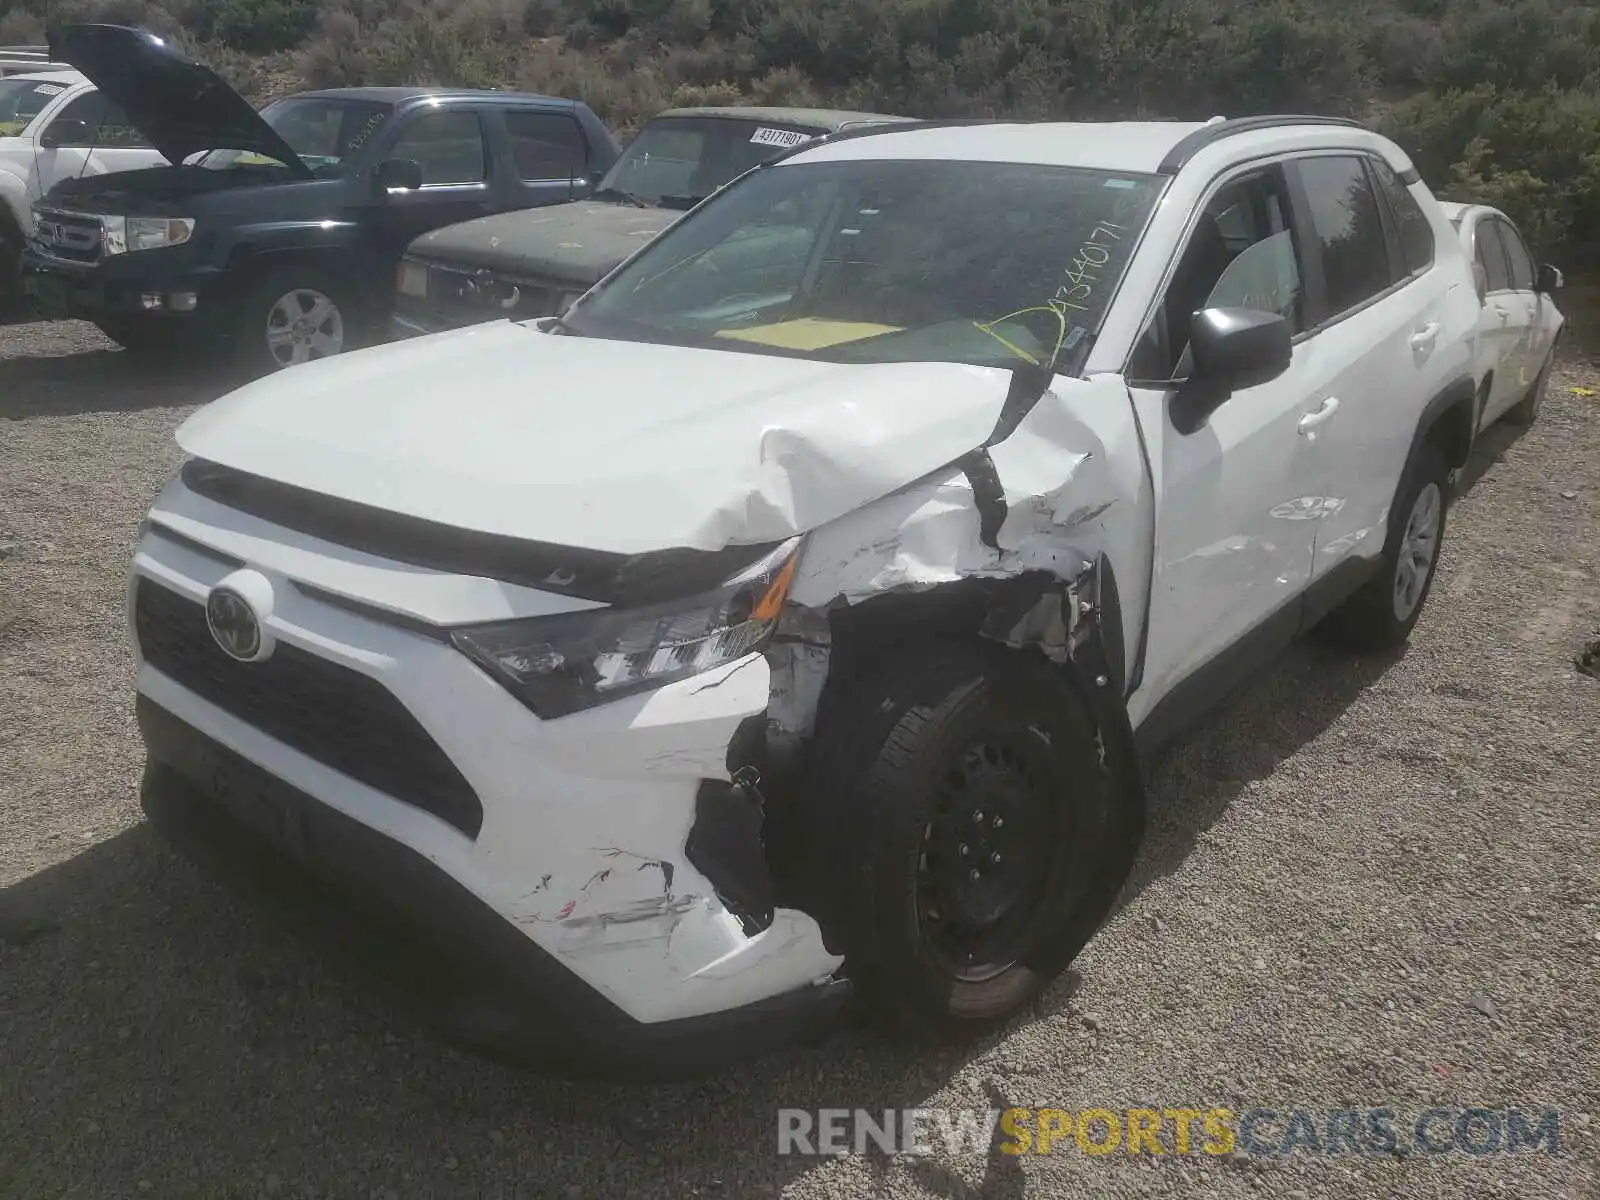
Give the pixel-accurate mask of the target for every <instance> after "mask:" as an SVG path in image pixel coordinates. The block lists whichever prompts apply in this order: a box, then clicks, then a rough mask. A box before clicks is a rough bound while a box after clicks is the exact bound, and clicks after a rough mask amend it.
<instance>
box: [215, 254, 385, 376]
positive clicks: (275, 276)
mask: <svg viewBox="0 0 1600 1200" xmlns="http://www.w3.org/2000/svg"><path fill="white" fill-rule="evenodd" d="M358 325H359V319H358V315H357V312H356V303H355V300H354V298H353V296H352V295H351V293H350V291H349V289H348V288H346V286H345V285H344V284H343V283H342V282H341V281H339V280H337V279H334V278H333V277H332V276H330V275H328V274H327V273H326V272H324V271H321V270H319V269H317V268H315V267H309V266H284V267H277V268H274V269H273V270H271V271H268V272H266V273H265V274H264V275H262V276H261V277H260V278H259V279H257V280H256V281H255V282H253V283H252V284H251V285H250V286H249V287H247V288H246V289H245V291H244V294H243V296H242V297H241V298H240V301H239V310H238V313H237V315H236V320H235V322H234V338H235V342H236V349H237V352H238V355H239V358H240V359H241V361H242V363H243V364H244V365H245V366H247V367H248V368H250V369H251V370H253V371H259V372H270V371H281V370H283V369H284V368H285V367H293V366H300V365H301V364H304V363H308V362H315V361H317V360H318V359H323V358H332V357H333V356H335V355H337V354H343V353H344V352H345V351H346V350H349V349H353V348H354V346H355V344H356V333H357V328H358Z"/></svg>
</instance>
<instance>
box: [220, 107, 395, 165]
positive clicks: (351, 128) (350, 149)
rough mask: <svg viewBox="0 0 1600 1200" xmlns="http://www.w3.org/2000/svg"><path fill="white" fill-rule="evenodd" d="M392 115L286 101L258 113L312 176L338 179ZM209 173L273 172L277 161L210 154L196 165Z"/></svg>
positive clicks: (386, 111) (243, 153) (237, 153)
mask: <svg viewBox="0 0 1600 1200" xmlns="http://www.w3.org/2000/svg"><path fill="white" fill-rule="evenodd" d="M393 111H394V106H393V105H392V104H381V103H379V102H377V101H374V100H344V99H330V98H326V97H321V96H306V97H300V96H292V97H290V98H289V99H287V100H279V101H276V102H275V103H273V104H269V105H267V107H265V108H264V109H262V110H261V116H262V119H263V120H265V121H266V123H267V124H268V125H270V126H271V127H272V129H273V131H274V132H276V133H277V135H278V136H279V137H281V138H282V139H283V140H284V141H286V142H288V143H289V148H290V149H291V150H293V151H294V152H295V153H296V154H298V155H299V156H300V159H301V161H302V162H304V163H305V164H306V166H307V167H309V168H310V169H311V170H312V171H313V172H315V173H316V174H318V175H338V174H340V173H342V172H343V170H344V169H345V167H346V166H347V165H348V164H349V162H350V160H352V159H354V158H355V156H356V155H357V154H358V153H359V152H360V151H361V148H362V147H363V146H365V145H366V144H367V143H368V142H370V141H371V140H372V137H373V135H374V134H375V133H377V132H378V130H379V129H381V128H382V127H383V123H384V122H385V121H387V120H388V119H389V114H390V113H392V112H393ZM200 165H201V166H204V167H209V168H211V169H212V170H225V169H227V168H229V167H259V166H276V165H278V160H277V159H275V158H271V157H269V156H268V155H265V154H256V153H253V152H250V151H246V150H213V151H212V152H211V153H209V154H207V155H205V156H204V157H202V158H201V159H200Z"/></svg>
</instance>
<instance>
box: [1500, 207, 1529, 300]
mask: <svg viewBox="0 0 1600 1200" xmlns="http://www.w3.org/2000/svg"><path fill="white" fill-rule="evenodd" d="M1494 224H1495V229H1496V230H1498V231H1499V234H1500V244H1501V245H1502V246H1503V247H1505V252H1506V262H1507V264H1508V265H1509V266H1510V268H1511V286H1512V287H1514V288H1516V289H1517V291H1519V292H1531V291H1533V278H1534V272H1533V257H1532V255H1530V254H1529V253H1528V247H1527V245H1526V244H1525V243H1524V242H1523V240H1522V235H1521V234H1520V233H1518V232H1517V231H1516V230H1515V229H1513V228H1512V227H1511V226H1510V225H1509V224H1507V223H1506V222H1505V221H1496V222H1495V223H1494Z"/></svg>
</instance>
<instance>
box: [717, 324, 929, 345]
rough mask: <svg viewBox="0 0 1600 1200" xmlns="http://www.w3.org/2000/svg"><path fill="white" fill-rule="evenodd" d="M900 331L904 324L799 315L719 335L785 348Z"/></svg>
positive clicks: (827, 343)
mask: <svg viewBox="0 0 1600 1200" xmlns="http://www.w3.org/2000/svg"><path fill="white" fill-rule="evenodd" d="M899 332H900V327H899V326H897V325H874V324H872V323H871V322H868V321H829V320H825V319H823V318H820V317H799V318H797V319H795V320H793V321H779V322H778V323H777V324H775V325H757V326H754V327H753V328H750V329H721V330H718V331H717V336H718V337H725V338H737V339H738V340H739V341H741V342H755V343H756V344H758V345H761V346H774V347H777V348H778V349H781V350H824V349H826V348H827V347H829V346H841V345H843V344H844V343H846V342H859V341H861V340H862V339H863V338H869V337H878V336H879V335H880V334H885V333H899Z"/></svg>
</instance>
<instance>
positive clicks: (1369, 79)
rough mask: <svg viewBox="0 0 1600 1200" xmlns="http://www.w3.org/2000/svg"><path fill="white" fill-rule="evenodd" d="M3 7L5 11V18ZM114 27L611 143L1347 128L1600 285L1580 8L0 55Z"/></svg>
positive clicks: (804, 9)
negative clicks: (580, 114)
mask: <svg viewBox="0 0 1600 1200" xmlns="http://www.w3.org/2000/svg"><path fill="white" fill-rule="evenodd" d="M4 2H5V0H0V3H4ZM84 18H94V19H107V20H117V21H121V22H125V23H131V24H142V25H145V26H147V27H149V28H152V29H154V30H156V31H157V32H160V33H163V34H166V35H171V36H174V37H177V38H179V39H180V40H182V41H183V42H185V43H186V44H187V46H188V48H189V49H190V50H191V52H192V53H194V54H195V55H196V56H197V57H200V58H203V59H204V60H205V61H207V62H210V63H212V64H213V65H216V66H217V67H218V68H219V69H221V70H222V71H223V72H224V73H225V74H227V75H228V76H229V77H230V78H231V79H232V80H233V81H234V82H235V84H236V85H237V86H239V87H240V88H241V90H244V91H245V92H246V93H247V94H251V95H253V96H255V97H257V98H265V96H267V95H269V94H276V93H279V92H283V91H286V90H290V89H292V88H294V87H297V86H303V85H304V84H305V83H311V84H317V85H343V84H356V83H441V84H459V85H479V86H501V87H506V86H516V87H521V88H527V89H531V90H538V91H545V92H552V93H555V94H560V95H570V96H577V97H581V98H583V99H586V100H588V101H589V103H590V104H592V105H593V106H594V107H595V108H596V110H597V111H599V112H600V114H601V115H602V116H603V117H604V118H606V119H607V120H608V121H609V122H611V123H612V125H613V126H614V127H615V128H617V129H619V130H620V131H626V130H628V129H630V128H632V127H633V126H635V125H636V124H637V123H638V122H639V121H640V120H642V119H643V118H645V117H647V116H649V114H650V113H652V112H654V111H656V110H658V109H660V108H663V107H666V106H668V105H670V104H680V103H705V102H741V101H742V102H750V101H757V102H768V103H825V104H830V105H839V106H848V107H852V108H867V109H874V110H882V111H889V112H901V113H908V114H912V115H917V116H930V117H931V116H1016V117H1023V118H1038V117H1056V118H1111V117H1150V116H1168V117H1181V118H1201V119H1203V118H1206V117H1210V116H1213V115H1215V114H1218V113H1221V114H1226V115H1230V116H1240V115H1245V114H1250V113H1259V112H1269V111H1274V110H1276V111H1300V112H1319V113H1333V114H1340V115H1348V116H1356V117H1359V118H1362V119H1363V120H1367V121H1370V122H1372V123H1374V124H1375V125H1376V126H1377V127H1378V128H1381V129H1382V130H1384V131H1385V132H1386V133H1389V134H1390V135H1391V136H1393V137H1394V138H1396V139H1397V140H1398V141H1399V142H1400V143H1401V144H1402V145H1403V146H1405V147H1406V148H1407V150H1409V151H1410V152H1411V154H1412V155H1413V156H1414V157H1415V158H1416V160H1417V163H1418V166H1419V167H1420V168H1421V170H1422V172H1423V174H1424V176H1425V177H1426V178H1427V180H1428V181H1429V183H1430V184H1431V185H1432V186H1433V188H1434V189H1435V191H1436V192H1438V193H1439V194H1441V195H1442V196H1446V197H1449V198H1462V199H1466V198H1473V199H1481V200H1484V201H1487V202H1489V203H1494V204H1498V205H1501V206H1502V207H1504V208H1505V209H1507V210H1508V211H1509V212H1511V213H1512V214H1513V215H1514V216H1515V217H1516V218H1517V220H1518V221H1520V222H1521V223H1522V224H1523V226H1524V228H1525V229H1526V230H1527V232H1528V234H1529V236H1530V238H1531V240H1533V241H1534V242H1535V243H1536V244H1537V245H1538V246H1539V247H1540V248H1541V249H1543V250H1545V251H1547V252H1548V253H1550V254H1559V255H1560V257H1561V259H1562V261H1563V263H1564V264H1565V265H1567V266H1569V267H1575V268H1581V269H1595V268H1600V6H1595V5H1593V4H1591V3H1589V2H1588V0H1503V2H1499V3H1497V2H1496V0H1348V2H1346V3H1331V4H1330V3H1327V2H1326V0H1253V2H1229V0H873V2H871V3H868V2H866V0H333V2H331V3H327V4H322V3H317V2H316V0H10V3H9V7H7V8H6V10H5V15H4V16H0V43H7V42H19V41H29V40H33V39H35V38H38V37H40V36H41V35H42V33H43V30H44V28H45V25H46V23H48V22H53V21H62V20H74V19H84Z"/></svg>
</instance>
